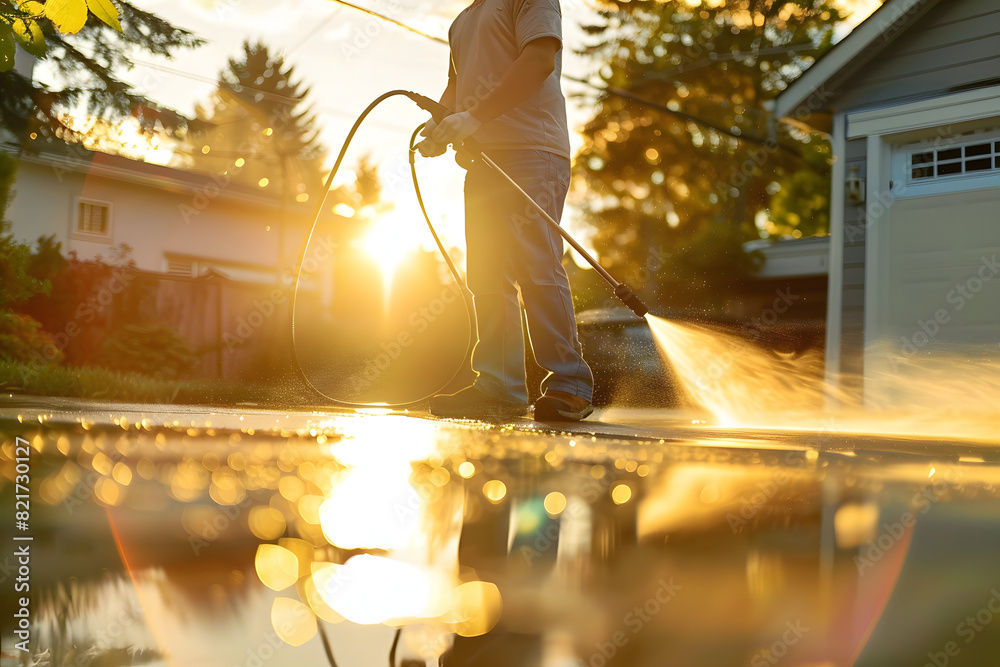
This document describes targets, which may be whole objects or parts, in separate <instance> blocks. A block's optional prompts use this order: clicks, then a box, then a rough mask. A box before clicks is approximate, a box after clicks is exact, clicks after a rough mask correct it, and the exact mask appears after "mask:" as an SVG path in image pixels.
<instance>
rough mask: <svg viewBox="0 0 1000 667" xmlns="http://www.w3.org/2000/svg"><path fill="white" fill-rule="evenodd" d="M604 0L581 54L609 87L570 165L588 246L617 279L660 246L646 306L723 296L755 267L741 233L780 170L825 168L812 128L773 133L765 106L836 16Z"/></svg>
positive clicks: (803, 4) (799, 1) (817, 8)
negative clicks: (591, 232)
mask: <svg viewBox="0 0 1000 667" xmlns="http://www.w3.org/2000/svg"><path fill="white" fill-rule="evenodd" d="M602 4H603V5H604V7H605V8H604V9H603V10H601V11H600V12H599V15H600V19H601V20H600V22H599V23H598V24H597V25H593V26H585V30H586V31H587V32H588V33H589V34H590V35H592V36H593V38H594V40H593V42H592V43H591V44H590V45H588V46H587V47H586V48H585V49H584V50H583V51H582V52H583V53H584V54H586V55H589V56H590V57H592V58H593V59H595V60H596V61H597V62H598V63H599V64H600V66H599V69H598V70H597V72H596V73H595V75H594V77H593V78H594V80H595V82H596V83H598V84H599V85H601V86H602V87H605V88H606V89H607V91H606V92H604V93H601V94H600V95H599V96H598V97H597V100H596V105H597V112H596V115H595V117H594V119H593V120H591V121H590V122H589V123H588V124H587V125H586V127H585V130H584V145H583V147H582V148H581V150H580V152H579V153H578V155H577V165H578V167H577V173H576V178H577V179H578V180H579V181H582V185H583V186H584V187H582V188H579V190H580V191H583V192H584V193H585V195H584V201H583V205H584V210H585V213H586V214H587V216H588V218H589V220H590V222H591V223H592V224H593V226H594V227H595V228H596V235H595V239H594V243H595V246H596V248H597V250H598V252H599V253H600V254H601V257H602V261H603V262H605V263H606V265H607V266H609V267H610V268H615V269H618V270H619V271H620V272H621V273H622V274H623V275H625V276H629V275H636V274H638V273H641V272H642V271H643V270H644V269H647V268H648V267H649V266H650V264H651V252H654V253H656V262H653V263H655V264H657V265H658V267H659V268H658V270H656V271H646V274H645V275H649V276H650V278H649V279H648V281H646V282H645V283H644V284H642V285H639V287H640V288H641V289H642V291H643V292H644V293H645V295H646V296H647V297H648V298H650V299H652V300H653V302H654V303H655V302H659V303H663V304H666V305H670V306H692V305H695V304H709V303H712V302H713V301H714V302H715V304H716V305H718V304H719V303H721V301H722V299H723V298H724V296H725V295H726V294H727V293H732V292H733V291H734V290H739V288H740V286H741V284H742V282H743V277H744V276H745V275H746V273H747V271H748V269H749V268H750V267H751V266H752V264H753V258H752V257H748V256H747V255H745V254H744V253H743V252H742V243H743V242H744V241H746V240H748V239H751V238H757V237H758V236H759V233H758V228H757V226H756V225H755V219H757V218H758V215H759V212H760V211H766V209H767V207H768V205H769V202H770V199H771V196H772V195H773V194H774V193H776V192H780V191H781V189H782V188H783V187H784V185H783V181H784V180H785V179H786V178H787V176H788V175H790V174H792V173H794V172H796V171H798V170H800V169H804V168H812V167H815V166H816V165H817V164H819V165H820V167H821V168H828V167H826V164H827V161H828V160H827V159H828V157H829V149H828V147H827V146H824V142H823V141H821V140H820V139H819V137H818V136H808V135H805V134H802V133H795V134H791V133H790V132H789V130H786V129H784V128H781V127H777V128H773V127H772V128H771V130H772V131H771V133H769V131H768V130H769V128H768V120H769V119H768V114H767V113H766V111H765V103H766V102H767V101H768V100H771V99H773V98H774V97H776V96H777V95H778V94H780V92H781V91H782V90H783V89H784V88H786V87H787V84H788V82H789V81H791V80H792V79H794V78H796V77H797V76H798V75H800V74H801V72H802V71H803V70H804V69H805V68H806V67H808V66H809V65H810V64H811V63H812V62H813V61H814V59H815V58H816V57H818V56H819V55H820V54H821V53H823V52H824V51H825V50H826V49H827V48H829V46H830V44H831V40H832V38H833V30H834V27H835V26H836V24H837V22H838V21H839V20H840V19H841V15H840V13H839V11H838V9H837V8H836V7H835V6H834V4H833V3H832V2H829V1H827V0H794V1H785V0H781V1H780V2H779V1H775V0H726V1H724V2H720V1H718V0H711V1H708V0H706V1H703V2H701V3H699V4H694V3H692V2H660V1H654V0H633V1H631V2H624V1H623V2H604V3H602ZM692 5H693V6H692ZM640 98H641V100H646V101H650V102H652V103H653V104H647V103H645V102H643V101H641V100H640ZM775 133H776V134H775ZM824 151H825V153H824ZM816 155H821V157H819V158H818V159H817V158H816V157H815V156H816ZM791 221H792V218H791V217H788V216H786V217H785V218H784V219H783V220H782V221H781V222H782V224H784V225H789V224H791ZM822 224H823V223H822V221H814V220H806V219H805V218H801V219H800V220H799V221H798V223H797V224H796V225H795V228H796V229H798V230H799V234H800V235H801V234H812V233H818V232H822V231H824V230H823V229H822ZM775 229H777V228H775Z"/></svg>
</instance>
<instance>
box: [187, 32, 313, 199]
mask: <svg viewBox="0 0 1000 667" xmlns="http://www.w3.org/2000/svg"><path fill="white" fill-rule="evenodd" d="M308 94H309V89H308V88H304V87H303V85H302V82H301V81H296V80H295V78H294V67H292V66H291V65H286V63H285V61H284V59H283V58H282V56H280V55H277V54H273V53H272V52H271V51H270V50H269V49H268V47H267V46H266V45H264V44H262V43H260V42H257V43H253V44H251V43H250V42H244V43H243V53H242V54H241V57H240V58H239V59H235V58H230V60H229V65H228V67H227V68H226V69H224V70H223V71H222V72H221V73H220V74H219V84H218V87H217V89H216V91H215V93H214V94H213V96H212V99H211V100H209V102H208V103H207V104H206V105H201V106H199V107H198V116H199V119H200V120H201V121H202V122H200V123H199V124H198V126H197V128H196V130H195V131H193V132H191V133H190V135H189V136H188V138H187V144H188V147H187V149H186V151H187V153H188V155H189V156H190V159H191V162H192V166H193V168H194V169H196V170H200V171H206V172H215V173H222V172H225V171H228V174H229V175H230V176H231V177H232V178H233V180H234V181H235V182H237V183H241V184H244V185H248V186H255V187H260V184H261V183H262V181H261V179H265V178H266V179H267V184H268V186H270V187H281V188H282V191H283V192H285V193H287V194H288V195H289V196H293V197H296V198H298V199H299V200H300V201H308V200H309V196H312V195H314V194H316V193H317V192H318V191H319V189H320V187H321V185H322V160H323V156H324V150H323V147H322V146H321V144H320V143H319V139H318V135H319V130H318V129H317V128H316V116H315V114H314V113H313V112H312V110H311V107H310V105H309V104H308V102H307V101H306V97H307V96H308ZM302 195H307V196H306V197H302Z"/></svg>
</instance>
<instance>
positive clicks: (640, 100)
mask: <svg viewBox="0 0 1000 667" xmlns="http://www.w3.org/2000/svg"><path fill="white" fill-rule="evenodd" d="M331 2H336V3H339V4H341V5H345V6H347V7H351V8H353V9H356V10H358V11H360V12H364V13H365V14H369V15H371V16H374V17H376V18H379V19H382V20H383V21H388V22H390V23H392V24H394V25H397V26H399V27H401V28H403V29H405V30H409V31H410V32H412V33H414V34H417V35H420V36H421V37H426V38H427V39H430V40H433V41H435V42H438V43H440V44H448V40H446V39H442V38H441V37H436V36H434V35H430V34H427V33H425V32H423V31H421V30H417V29H416V28H413V27H411V26H408V25H406V24H405V23H401V22H399V21H397V20H396V19H393V18H390V17H388V16H385V15H384V14H379V13H378V12H375V11H372V10H370V9H365V8H364V7H359V6H357V5H355V4H352V3H350V2H345V0H331ZM804 47H805V45H795V46H793V47H789V48H792V49H796V50H797V49H798V48H804ZM776 50H777V47H776V48H775V49H764V50H762V51H760V52H759V53H769V52H771V51H776ZM737 55H740V56H744V55H750V53H739V54H732V55H731V57H736V56H737ZM696 64H697V63H696ZM699 66H701V65H699ZM562 78H563V79H566V80H567V81H573V82H575V83H579V84H582V85H584V86H587V87H588V88H592V89H594V90H596V91H599V92H602V93H605V94H608V95H615V96H617V97H621V98H622V99H626V100H629V101H631V102H635V103H637V104H642V105H643V106H648V107H650V108H652V109H656V110H657V111H661V112H663V113H667V114H671V115H673V116H676V117H678V118H680V119H682V120H685V121H687V122H691V123H695V124H698V125H701V126H703V127H707V128H709V129H711V130H714V131H715V132H718V133H720V134H724V135H726V136H729V137H733V138H734V139H737V140H739V141H747V142H750V143H753V144H757V145H760V146H768V147H770V146H771V145H772V143H771V142H768V141H767V140H765V139H758V138H756V137H752V136H747V135H745V134H742V133H736V132H733V131H732V130H731V129H727V128H724V127H721V126H720V125H716V124H715V123H712V122H711V121H707V120H705V119H703V118H699V117H697V116H692V115H691V114H687V113H684V112H683V111H675V110H674V109H671V108H670V107H668V106H666V105H663V104H660V103H658V102H654V101H652V100H648V99H646V98H644V97H640V96H638V95H635V94H633V93H630V92H628V91H627V90H622V89H621V88H613V87H610V86H609V87H601V86H598V85H596V84H594V83H591V82H590V81H587V80H586V79H580V78H577V77H573V76H570V75H568V74H566V73H563V74H562ZM773 145H776V146H778V148H779V149H781V150H784V151H786V152H788V153H790V154H792V155H795V156H797V157H802V156H801V154H800V153H799V152H797V151H795V150H793V149H791V148H788V147H787V146H782V145H781V144H778V143H776V142H775V143H774V144H773Z"/></svg>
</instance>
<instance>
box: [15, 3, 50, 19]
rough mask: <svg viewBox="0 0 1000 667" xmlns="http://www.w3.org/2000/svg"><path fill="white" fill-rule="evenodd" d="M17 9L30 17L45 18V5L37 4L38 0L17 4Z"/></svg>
mask: <svg viewBox="0 0 1000 667" xmlns="http://www.w3.org/2000/svg"><path fill="white" fill-rule="evenodd" d="M17 8H18V9H20V10H21V11H22V12H24V13H25V14H30V15H31V16H45V5H43V4H42V3H40V2H38V0H27V1H26V2H22V3H20V4H18V6H17Z"/></svg>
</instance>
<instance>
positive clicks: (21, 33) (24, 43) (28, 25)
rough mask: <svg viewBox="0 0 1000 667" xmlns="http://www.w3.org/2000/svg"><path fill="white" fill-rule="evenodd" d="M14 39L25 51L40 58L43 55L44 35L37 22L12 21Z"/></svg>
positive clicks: (29, 20) (31, 20)
mask: <svg viewBox="0 0 1000 667" xmlns="http://www.w3.org/2000/svg"><path fill="white" fill-rule="evenodd" d="M11 27H12V28H13V29H14V37H15V38H17V42H18V44H20V45H21V48H23V49H24V50H25V51H27V52H28V53H30V54H31V55H33V56H37V57H38V58H41V57H42V56H44V55H45V35H43V34H42V28H41V26H39V25H38V21H36V20H34V19H14V25H13V26H11Z"/></svg>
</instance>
